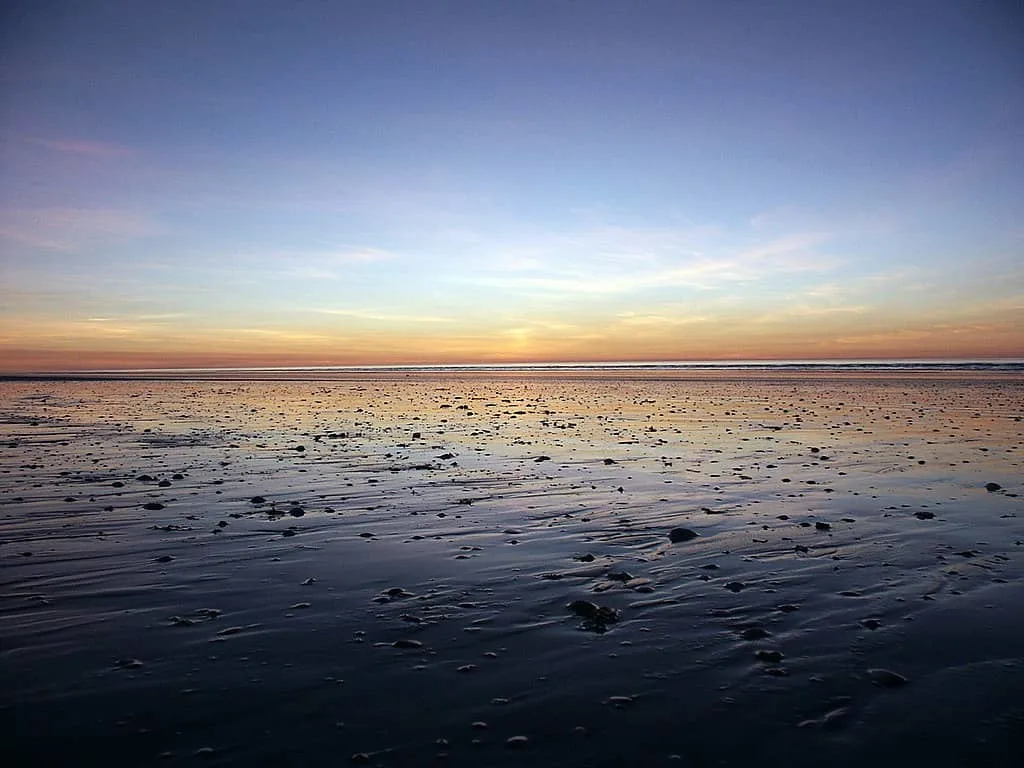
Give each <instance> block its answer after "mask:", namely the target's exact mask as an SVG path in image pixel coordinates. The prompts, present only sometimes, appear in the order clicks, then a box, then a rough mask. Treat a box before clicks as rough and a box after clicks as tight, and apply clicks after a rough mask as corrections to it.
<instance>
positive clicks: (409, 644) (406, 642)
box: [391, 638, 423, 648]
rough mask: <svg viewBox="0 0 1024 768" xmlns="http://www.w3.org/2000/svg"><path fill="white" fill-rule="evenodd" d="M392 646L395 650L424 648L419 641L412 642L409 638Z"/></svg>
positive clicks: (396, 641)
mask: <svg viewBox="0 0 1024 768" xmlns="http://www.w3.org/2000/svg"><path fill="white" fill-rule="evenodd" d="M391 646H392V647H393V648H422V647H423V643H421V642H420V641H419V640H410V639H407V638H402V639H401V640H395V642H393V643H392V644H391Z"/></svg>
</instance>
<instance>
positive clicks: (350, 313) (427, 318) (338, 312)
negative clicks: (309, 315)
mask: <svg viewBox="0 0 1024 768" xmlns="http://www.w3.org/2000/svg"><path fill="white" fill-rule="evenodd" d="M310 311H311V312H316V313H317V314H322V315H334V316H337V317H351V318H353V319H356V320H373V321H377V322H385V323H454V322H456V320H455V319H454V318H451V317H438V316H434V315H408V314H396V313H393V312H378V311H375V310H365V309H312V310H310Z"/></svg>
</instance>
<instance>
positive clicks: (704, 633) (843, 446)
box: [0, 373, 1024, 766]
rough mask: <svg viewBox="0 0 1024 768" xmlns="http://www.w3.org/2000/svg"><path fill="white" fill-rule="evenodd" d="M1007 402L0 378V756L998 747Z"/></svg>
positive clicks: (539, 384)
mask: <svg viewBox="0 0 1024 768" xmlns="http://www.w3.org/2000/svg"><path fill="white" fill-rule="evenodd" d="M1022 416H1024V382H1022V381H1021V380H1020V378H1019V377H1017V376H1000V375H995V374H987V375H967V374H964V375H954V374H948V375H947V374H943V375H902V376H900V375H885V376H881V375H879V376H871V375H854V374H846V375H829V374H823V373H816V374H813V375H810V374H787V375H771V374H764V373H760V374H756V375H755V374H747V375H735V374H733V375H720V376H709V375H704V374H701V375H688V376H682V375H676V376H669V375H661V374H651V373H630V374H628V375H626V374H622V373H617V374H614V375H612V374H608V375H597V374H587V375H583V374H580V375H570V374H565V373H544V374H539V373H535V374H532V375H524V374H517V373H500V374H499V373H477V374H472V375H471V374H458V373H449V374H445V375H436V374H434V375H429V374H408V373H393V374H390V375H386V374H378V375H375V374H361V375H350V376H348V377H341V378H337V379H335V380H329V381H302V380H299V381H283V380H279V381H240V380H225V381H189V380H175V381H137V380H136V381H132V380H128V381H119V380H107V381H29V380H25V381H6V382H0V441H2V442H0V444H2V445H3V452H2V457H3V458H2V464H0V569H2V578H0V582H2V590H0V643H2V644H0V722H2V724H3V725H2V728H3V734H2V735H3V744H4V750H3V753H4V754H5V755H11V756H13V758H14V762H13V763H11V762H8V763H7V764H25V763H28V762H29V761H32V762H34V763H41V764H67V765H89V764H100V763H102V764H106V765H112V764H117V765H122V764H123V765H150V764H154V765H155V764H159V765H175V764H179V763H180V764H188V765H191V764H208V765H320V764H328V763H331V764H338V763H340V764H349V763H350V762H351V763H352V764H365V765H380V766H420V765H431V764H434V763H436V762H438V761H439V760H440V761H441V762H442V764H447V765H460V766H481V765H494V766H505V765H508V766H512V765H522V764H527V763H532V764H536V765H545V766H546V765H551V766H617V765H660V764H666V765H691V766H705V765H706V766H718V765H735V766H746V765H752V764H759V765H789V766H793V765H808V766H810V765H825V764H830V765H834V766H835V765H839V766H842V765H851V766H852V765H863V764H868V763H871V764H875V765H897V764H899V765H904V764H906V763H907V761H908V760H909V761H913V764H930V765H932V766H943V765H969V764H970V765H987V766H1010V765H1014V766H1015V765H1018V764H1019V763H1018V762H1017V760H1018V759H1019V757H1020V755H1021V754H1024V698H1022V697H1021V692H1022V691H1024V612H1022V611H1021V606H1022V605H1024V578H1022V577H1024V517H1022V515H1021V513H1022V511H1024V505H1022V497H1021V496H1020V495H1019V494H1020V493H1021V492H1022V487H1021V486H1022V483H1021V478H1022V477H1024V471H1022V463H1024V452H1022V447H1024V423H1022ZM692 534H696V535H692ZM5 762H6V761H5Z"/></svg>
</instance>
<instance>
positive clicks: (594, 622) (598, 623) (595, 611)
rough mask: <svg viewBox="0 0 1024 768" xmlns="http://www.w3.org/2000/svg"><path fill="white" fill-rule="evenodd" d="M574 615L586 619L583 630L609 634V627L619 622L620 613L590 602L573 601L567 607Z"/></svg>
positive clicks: (582, 626)
mask: <svg viewBox="0 0 1024 768" xmlns="http://www.w3.org/2000/svg"><path fill="white" fill-rule="evenodd" d="M566 607H567V608H568V609H569V610H570V611H571V612H572V613H575V614H576V615H577V616H579V617H581V618H583V619H584V622H583V624H582V625H581V628H582V629H586V630H590V631H591V632H598V633H601V632H607V631H608V625H609V624H614V623H615V622H616V621H618V620H619V612H618V611H617V610H616V609H614V608H609V607H608V606H605V605H598V604H597V603H592V602H590V601H589V600H573V601H572V602H571V603H569V605H568V606H566Z"/></svg>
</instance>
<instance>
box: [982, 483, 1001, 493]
mask: <svg viewBox="0 0 1024 768" xmlns="http://www.w3.org/2000/svg"><path fill="white" fill-rule="evenodd" d="M1002 489H1003V486H1001V485H1000V484H999V483H985V490H986V491H988V492H989V493H995V492H996V491H1001V490H1002Z"/></svg>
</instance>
